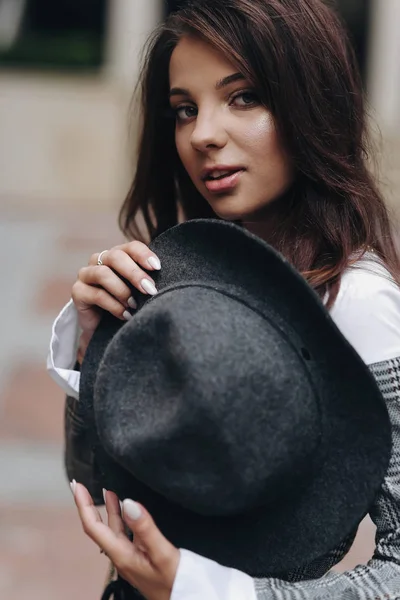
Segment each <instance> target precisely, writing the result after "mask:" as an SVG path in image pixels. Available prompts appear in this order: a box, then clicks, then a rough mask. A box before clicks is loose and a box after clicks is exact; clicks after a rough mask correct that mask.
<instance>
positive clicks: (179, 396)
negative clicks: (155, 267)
mask: <svg viewBox="0 0 400 600" xmlns="http://www.w3.org/2000/svg"><path fill="white" fill-rule="evenodd" d="M151 247H152V249H153V250H154V251H155V252H156V253H157V255H158V256H159V257H160V259H161V263H162V269H161V271H160V272H159V273H156V274H154V276H155V280H156V285H157V288H158V290H159V293H158V294H157V295H156V296H154V297H152V298H148V297H147V298H145V297H140V298H138V300H139V309H138V311H137V313H136V314H135V316H134V317H133V318H132V319H131V320H130V321H129V322H127V323H126V324H124V325H122V326H121V323H120V322H119V321H117V320H116V319H114V318H113V317H111V316H110V315H107V316H106V317H105V318H104V319H103V321H102V322H101V324H100V326H99V328H98V329H97V331H96V333H95V335H94V336H93V338H92V341H91V343H90V345H89V348H88V351H87V354H86V357H85V360H84V362H83V365H82V373H81V390H80V402H81V404H82V407H81V408H82V411H83V412H85V414H86V417H87V419H88V422H91V419H92V420H93V421H92V425H93V428H92V430H93V446H94V451H95V456H96V461H97V465H98V468H99V471H100V479H101V482H102V484H103V485H104V487H106V488H108V489H112V490H114V491H115V492H116V493H117V494H118V496H119V497H120V498H125V497H130V498H133V499H135V500H137V501H139V502H142V503H143V504H144V505H145V506H146V508H147V509H148V510H149V511H150V513H151V514H152V515H153V517H154V519H155V521H156V523H157V524H158V526H159V527H160V529H161V530H162V531H163V533H164V534H165V535H166V536H167V538H168V539H170V540H171V541H172V542H173V543H174V544H175V545H176V546H178V547H184V548H187V549H190V550H192V551H194V552H198V553H199V554H203V555H205V556H207V557H209V558H212V559H214V560H217V561H218V562H220V563H222V564H224V565H226V566H230V567H235V568H238V569H240V570H242V571H245V572H246V573H249V574H250V575H252V576H265V575H270V576H282V575H284V574H285V573H288V572H290V571H292V570H295V569H297V568H300V567H302V566H304V565H307V564H309V563H310V562H312V561H313V560H314V559H316V558H319V557H321V556H323V555H324V554H326V553H327V552H329V551H330V550H332V549H333V548H335V547H336V546H337V545H338V544H339V543H340V542H341V541H342V540H343V539H344V538H345V537H346V536H347V535H349V534H351V533H352V532H354V530H355V529H356V527H357V525H358V523H359V522H360V521H361V519H362V518H363V517H364V515H365V514H366V513H367V512H368V510H369V508H370V506H371V503H372V502H373V500H374V498H375V495H376V493H377V491H378V489H379V487H380V485H381V483H382V481H383V478H384V475H385V473H386V470H387V466H388V461H389V456H390V450H391V431H390V424H389V419H388V415H387V411H386V407H385V404H384V401H383V398H382V396H381V394H380V392H379V389H378V387H377V385H376V382H375V380H374V378H373V376H372V375H371V374H370V372H369V370H368V368H367V367H366V366H365V365H364V363H363V362H362V360H361V359H360V357H359V356H358V355H357V353H356V352H355V351H354V350H353V348H352V347H351V346H350V345H349V343H348V342H347V341H346V340H345V339H344V337H343V336H342V334H341V333H340V332H339V330H338V329H337V327H336V325H335V324H334V323H333V321H332V319H331V318H330V316H329V314H328V312H327V311H326V309H325V308H324V306H323V305H322V303H321V301H320V300H319V298H318V297H317V296H316V294H315V293H314V291H313V290H312V289H311V288H310V287H309V285H308V284H307V283H306V282H305V281H304V279H303V278H302V277H301V276H300V275H299V274H298V273H297V272H296V271H295V270H294V269H293V268H292V267H291V266H290V265H289V264H288V263H287V262H286V261H285V260H284V259H283V258H282V256H281V255H279V254H278V253H277V252H276V251H275V250H273V249H272V248H271V247H269V246H268V245H267V244H265V243H264V242H262V241H261V240H259V239H258V238H256V237H254V236H252V235H251V234H249V233H248V232H246V231H245V230H243V229H242V228H240V227H238V226H236V225H233V224H231V223H226V222H222V221H215V220H196V221H189V222H187V223H185V224H182V225H179V226H176V227H174V228H172V229H170V230H168V231H167V232H165V233H164V234H162V235H161V236H159V237H158V238H157V239H156V240H155V241H154V242H153V243H152V244H151Z"/></svg>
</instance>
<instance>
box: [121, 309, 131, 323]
mask: <svg viewBox="0 0 400 600" xmlns="http://www.w3.org/2000/svg"><path fill="white" fill-rule="evenodd" d="M122 316H123V317H124V319H125V321H129V319H132V315H131V313H130V312H128V311H127V310H124V312H123V313H122Z"/></svg>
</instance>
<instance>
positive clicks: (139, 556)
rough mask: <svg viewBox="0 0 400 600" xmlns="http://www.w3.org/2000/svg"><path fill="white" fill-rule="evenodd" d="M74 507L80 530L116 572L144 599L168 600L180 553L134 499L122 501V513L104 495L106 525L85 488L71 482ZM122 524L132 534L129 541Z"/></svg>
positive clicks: (112, 499) (110, 495)
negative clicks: (76, 510) (76, 511)
mask: <svg viewBox="0 0 400 600" xmlns="http://www.w3.org/2000/svg"><path fill="white" fill-rule="evenodd" d="M71 488H72V491H73V493H74V498H75V504H76V506H77V507H78V512H79V516H80V518H81V521H82V526H83V530H84V532H85V533H86V535H88V536H89V537H90V538H91V539H92V540H93V541H94V542H95V543H96V544H97V545H98V546H99V547H100V548H101V549H102V550H103V551H104V552H105V554H107V556H108V557H109V558H110V560H111V561H112V563H113V564H114V566H115V568H116V569H117V571H118V573H119V574H120V575H121V577H123V579H125V580H126V581H127V582H128V583H130V584H131V585H132V586H134V587H135V588H136V589H138V590H139V592H140V593H141V594H142V595H143V596H144V597H145V598H147V600H170V597H171V592H172V587H173V584H174V580H175V576H176V572H177V570H178V565H179V559H180V552H179V550H178V548H175V546H173V545H172V544H171V543H170V542H169V541H168V540H167V539H166V538H165V537H164V536H163V534H162V533H161V531H160V530H159V529H158V528H157V526H156V524H155V523H154V521H153V519H152V518H151V516H150V514H149V513H148V512H147V510H146V509H145V508H144V507H143V506H142V505H141V504H138V503H137V502H133V500H124V502H123V503H122V514H121V509H120V503H119V500H118V498H117V496H116V495H115V494H114V493H113V492H110V491H107V492H105V503H106V509H107V514H108V525H106V524H105V523H103V521H102V518H101V516H100V513H99V511H98V510H97V508H96V507H95V506H94V504H93V500H92V497H91V495H90V494H89V492H88V491H87V489H86V488H85V487H84V486H83V485H81V484H80V483H76V482H72V484H71ZM124 523H125V524H126V525H127V526H128V527H129V529H130V530H131V531H132V533H133V534H134V542H131V541H130V540H129V538H128V537H127V536H126V534H125V527H124Z"/></svg>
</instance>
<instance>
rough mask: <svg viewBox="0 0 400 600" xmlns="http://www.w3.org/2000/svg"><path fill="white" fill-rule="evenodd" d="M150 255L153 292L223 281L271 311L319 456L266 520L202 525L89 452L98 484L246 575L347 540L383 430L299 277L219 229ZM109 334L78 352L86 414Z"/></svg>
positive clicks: (302, 559) (109, 322) (261, 512)
mask: <svg viewBox="0 0 400 600" xmlns="http://www.w3.org/2000/svg"><path fill="white" fill-rule="evenodd" d="M151 248H152V249H153V250H154V252H156V254H157V255H158V256H159V257H160V259H161V262H162V269H161V271H160V272H158V273H155V274H154V278H155V281H156V285H157V288H158V290H159V291H160V293H162V292H163V290H164V289H167V288H169V289H170V288H171V287H173V286H176V285H181V284H183V283H184V284H188V283H190V282H191V281H196V282H199V281H200V282H202V281H203V282H205V283H207V284H210V282H213V281H214V282H215V284H216V285H218V286H225V287H226V288H229V286H231V285H232V282H234V285H235V289H236V290H237V289H240V293H241V294H242V295H243V298H244V299H245V300H246V301H247V302H250V303H251V304H252V306H254V307H255V308H256V309H257V310H259V311H260V312H263V311H268V313H269V314H270V313H271V310H272V311H273V312H274V314H275V317H276V323H277V326H279V327H280V328H281V329H282V331H283V332H285V333H287V334H289V335H296V336H299V337H300V339H301V340H302V344H303V345H304V352H305V353H306V355H307V356H308V357H309V360H308V361H307V365H308V372H309V376H310V378H311V380H312V382H313V385H314V386H315V387H316V389H317V390H318V392H319V395H320V397H321V398H322V401H321V406H322V409H323V429H324V443H323V447H324V453H325V455H324V457H323V459H322V461H321V468H320V469H319V472H318V474H317V476H316V477H315V478H314V479H313V480H312V481H311V482H307V483H305V484H304V486H303V488H302V489H301V490H299V491H298V493H296V494H295V495H294V496H293V497H291V498H287V499H286V502H283V503H281V504H280V505H279V507H276V508H275V509H274V511H273V512H271V511H268V510H267V509H265V508H260V509H257V510H254V511H252V512H250V513H248V514H246V515H241V516H237V517H205V516H201V515H198V514H195V513H193V512H190V511H188V510H186V509H184V508H182V507H181V506H179V505H177V504H174V503H172V502H170V501H168V500H167V499H166V498H164V497H163V496H161V495H160V494H158V493H157V492H155V491H153V490H152V489H151V488H150V487H149V486H148V485H145V484H144V483H143V482H140V481H138V480H137V479H136V478H135V477H134V476H133V475H132V474H130V473H128V472H127V471H126V470H125V469H124V468H123V467H122V466H121V465H118V464H117V463H116V461H115V460H114V459H113V458H112V457H110V456H109V455H108V454H107V452H105V450H104V448H102V447H101V446H100V447H99V448H98V462H99V465H101V468H102V471H103V475H104V477H105V478H106V482H105V483H106V485H107V486H108V488H109V489H113V490H114V491H115V492H116V493H117V494H118V495H119V496H120V497H122V498H123V497H134V498H135V499H136V500H138V501H139V502H142V503H143V504H144V505H145V506H146V508H147V509H148V510H149V511H150V512H151V514H152V515H153V517H154V519H155V521H156V523H157V525H158V526H159V527H160V529H161V531H162V532H163V533H164V534H165V535H166V537H167V538H168V539H170V540H171V542H172V543H174V544H175V545H176V546H178V547H184V548H187V549H189V550H192V551H194V552H197V553H199V554H202V555H204V556H207V557H208V558H211V559H214V560H216V561H218V562H220V563H221V564H224V565H226V566H229V567H233V568H237V569H239V570H241V571H244V572H246V573H248V574H250V575H252V576H255V577H262V576H282V575H283V574H285V573H289V572H291V571H294V570H296V569H298V568H301V567H303V566H306V565H308V564H310V563H311V562H312V561H313V560H315V559H318V558H320V557H322V556H324V555H325V554H326V553H328V552H329V551H331V550H333V549H334V548H335V547H336V546H338V545H339V544H340V543H341V542H342V541H343V540H344V539H345V538H346V537H347V536H348V535H350V534H352V533H353V532H354V531H355V529H356V528H357V526H358V524H359V522H360V521H361V520H362V518H363V517H364V516H365V514H366V513H367V512H368V510H369V508H370V507H371V504H372V503H373V501H374V498H375V496H376V494H377V492H378V490H379V487H380V485H381V484H382V481H383V478H384V476H385V474H386V470H387V466H388V462H389V458H390V451H391V432H390V423H389V418H388V414H387V410H386V407H385V404H384V401H383V398H382V396H381V394H380V392H379V389H378V387H377V385H376V382H375V380H374V378H373V376H372V374H371V373H370V372H369V369H368V368H367V367H366V365H365V364H364V363H363V361H362V360H361V358H360V357H359V356H358V355H357V353H356V352H355V350H354V349H353V348H352V347H351V346H350V344H349V343H348V342H347V341H346V340H345V339H344V337H343V335H342V334H341V332H340V331H339V330H338V328H337V327H336V325H335V323H334V322H333V320H332V319H331V317H330V316H329V313H328V312H327V311H326V309H325V308H324V306H323V304H322V302H321V301H320V300H319V298H318V297H317V296H316V294H315V292H314V291H313V290H312V289H311V288H310V286H309V285H308V284H307V283H306V282H305V281H304V279H303V277H301V275H300V274H299V273H297V271H295V269H293V268H292V267H291V266H290V265H289V263H288V262H287V261H285V260H284V259H283V257H282V256H281V255H280V254H279V253H277V252H276V251H275V250H273V249H272V248H271V247H270V246H268V245H267V244H265V243H264V242H263V241H262V240H260V239H258V238H256V237H255V236H253V235H251V234H249V233H248V232H246V231H245V230H242V229H240V228H239V227H237V226H235V225H232V224H230V223H226V222H223V221H210V220H196V221H190V222H187V223H185V224H183V225H179V226H177V227H174V228H172V229H170V230H168V231H167V232H165V233H164V234H162V235H161V236H159V237H158V238H157V239H156V240H155V241H154V242H153V243H152V244H151ZM156 298H157V297H154V298H153V299H151V300H150V301H151V302H155V301H156ZM138 300H139V303H141V304H143V302H145V301H149V300H145V299H143V298H139V299H138ZM119 327H120V324H119V323H118V322H116V321H115V320H114V319H113V318H111V317H107V318H106V319H105V320H104V322H103V323H102V325H101V326H100V327H99V328H98V330H97V331H96V333H95V336H94V337H93V340H92V343H91V344H90V345H89V348H88V351H87V355H86V357H85V361H84V363H83V365H82V377H81V382H82V384H81V385H82V387H81V391H80V398H81V402H83V408H84V407H86V409H87V410H89V409H90V404H91V397H92V396H93V385H94V380H95V375H94V373H95V371H96V369H97V367H98V365H99V363H100V360H101V358H102V355H103V353H104V351H105V349H106V346H107V344H108V342H109V341H110V339H111V338H112V336H113V335H114V334H115V332H116V331H117V329H119ZM94 413H95V414H96V398H94Z"/></svg>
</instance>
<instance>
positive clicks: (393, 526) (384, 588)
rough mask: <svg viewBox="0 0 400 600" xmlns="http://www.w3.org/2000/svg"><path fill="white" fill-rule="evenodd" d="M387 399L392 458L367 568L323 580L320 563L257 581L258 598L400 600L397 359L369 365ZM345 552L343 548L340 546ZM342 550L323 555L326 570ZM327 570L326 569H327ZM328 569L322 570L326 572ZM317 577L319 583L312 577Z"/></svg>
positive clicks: (399, 379)
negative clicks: (288, 577)
mask: <svg viewBox="0 0 400 600" xmlns="http://www.w3.org/2000/svg"><path fill="white" fill-rule="evenodd" d="M370 369H371V371H372V373H373V375H374V376H375V378H376V380H377V382H378V385H379V387H380V389H381V392H382V394H383V395H384V398H385V400H386V405H387V408H388V412H389V416H390V421H391V424H392V456H391V459H390V463H389V468H388V471H387V474H386V477H385V480H384V483H383V485H382V487H381V490H380V493H379V495H378V496H377V499H376V501H375V504H374V506H373V507H372V508H371V510H370V516H371V519H372V520H373V521H374V523H375V525H376V526H377V532H376V549H375V553H374V555H373V557H372V559H371V560H370V561H369V563H368V565H360V566H358V567H356V568H355V569H353V570H351V571H347V572H346V573H340V574H339V573H328V574H326V575H324V576H322V577H321V575H322V573H319V572H318V571H320V570H321V569H323V568H324V559H321V561H318V562H317V563H315V564H314V565H312V566H311V567H310V568H309V569H307V570H306V572H304V571H303V573H300V572H299V573H298V574H297V575H298V579H300V578H301V579H304V577H305V576H307V575H308V577H307V580H306V581H296V582H293V579H294V578H295V576H294V577H292V578H291V579H292V581H290V582H289V581H282V580H279V579H272V578H268V579H255V580H254V583H255V588H256V592H257V598H258V600H399V599H400V357H399V358H395V359H393V360H389V361H385V362H380V363H375V364H373V365H370ZM342 549H343V548H342ZM341 554H342V552H341V549H337V550H336V551H334V552H333V553H332V554H331V555H330V556H328V557H325V566H328V564H327V561H330V562H331V564H330V565H329V566H333V564H335V562H338V560H336V561H335V560H334V558H335V556H336V558H337V559H339V560H340V555H341ZM329 566H328V568H329ZM325 570H326V569H325ZM311 577H318V579H311Z"/></svg>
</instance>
